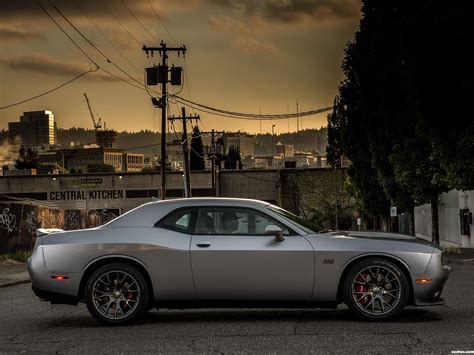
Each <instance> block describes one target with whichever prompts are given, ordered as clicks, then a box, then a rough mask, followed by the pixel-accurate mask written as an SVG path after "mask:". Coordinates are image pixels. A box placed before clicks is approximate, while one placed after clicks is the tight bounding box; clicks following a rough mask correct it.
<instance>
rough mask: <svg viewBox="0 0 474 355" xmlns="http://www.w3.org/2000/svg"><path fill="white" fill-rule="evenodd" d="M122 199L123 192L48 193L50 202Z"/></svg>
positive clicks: (76, 191) (80, 191)
mask: <svg viewBox="0 0 474 355" xmlns="http://www.w3.org/2000/svg"><path fill="white" fill-rule="evenodd" d="M122 198H124V191H123V190H89V191H84V190H71V191H50V192H49V193H48V199H49V200H50V201H74V200H86V199H88V200H115V199H122Z"/></svg>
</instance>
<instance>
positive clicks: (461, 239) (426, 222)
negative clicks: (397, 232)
mask: <svg viewBox="0 0 474 355" xmlns="http://www.w3.org/2000/svg"><path fill="white" fill-rule="evenodd" d="M462 208H468V209H469V210H470V211H471V212H472V211H473V210H474V191H457V190H451V191H449V192H447V193H444V194H442V195H441V196H440V204H439V210H438V218H439V236H440V243H441V245H443V246H458V247H464V248H473V247H474V228H473V226H472V225H471V226H470V227H471V235H470V236H462V235H461V233H460V218H459V210H460V209H462ZM431 231H432V229H431V205H429V204H427V205H423V206H419V207H416V208H415V232H416V235H417V236H418V237H421V238H424V239H427V240H431Z"/></svg>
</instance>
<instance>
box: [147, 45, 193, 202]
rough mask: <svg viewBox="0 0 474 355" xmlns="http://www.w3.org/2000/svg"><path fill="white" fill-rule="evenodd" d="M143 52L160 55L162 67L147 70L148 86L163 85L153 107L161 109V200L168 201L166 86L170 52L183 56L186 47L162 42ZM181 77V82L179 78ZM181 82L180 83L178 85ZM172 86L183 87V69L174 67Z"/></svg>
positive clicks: (154, 99)
mask: <svg viewBox="0 0 474 355" xmlns="http://www.w3.org/2000/svg"><path fill="white" fill-rule="evenodd" d="M142 49H143V51H144V52H145V53H146V54H148V53H151V55H152V56H153V53H154V52H158V53H160V56H161V65H160V66H158V67H152V68H147V84H148V85H157V84H158V83H161V98H160V99H159V100H158V99H156V98H154V97H153V98H152V102H153V105H154V106H156V107H158V108H161V166H160V172H161V199H162V200H165V199H166V101H167V92H166V84H167V83H168V82H169V80H168V52H177V53H178V56H179V54H180V53H182V54H183V56H184V55H185V53H186V47H185V46H181V47H167V46H166V43H165V42H163V41H161V43H160V47H147V46H145V45H144V46H143V48H142ZM178 75H179V80H178V79H177V76H178ZM178 82H179V83H178ZM171 84H173V85H181V68H179V67H173V68H172V69H171Z"/></svg>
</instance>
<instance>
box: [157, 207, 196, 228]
mask: <svg viewBox="0 0 474 355" xmlns="http://www.w3.org/2000/svg"><path fill="white" fill-rule="evenodd" d="M195 214H196V211H195V210H194V209H189V208H180V209H177V210H175V211H173V212H171V213H169V214H168V215H166V216H165V217H163V218H162V219H161V220H159V221H158V222H156V223H155V227H159V228H163V229H169V230H172V231H175V232H181V233H186V234H191V232H192V229H193V228H192V227H193V225H192V224H193V217H194V216H195Z"/></svg>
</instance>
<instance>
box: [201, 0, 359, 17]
mask: <svg viewBox="0 0 474 355" xmlns="http://www.w3.org/2000/svg"><path fill="white" fill-rule="evenodd" d="M206 1H207V2H208V3H209V4H211V5H215V6H220V7H222V8H227V9H229V10H232V11H234V12H236V13H241V14H243V15H245V16H258V17H261V18H262V19H265V20H267V21H271V22H279V23H298V22H303V21H313V22H323V21H338V20H354V19H358V18H360V7H361V2H360V0H260V1H255V0H206Z"/></svg>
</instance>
